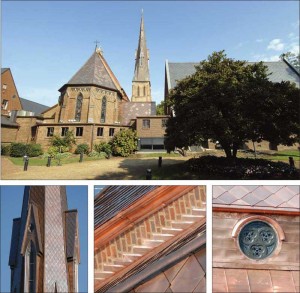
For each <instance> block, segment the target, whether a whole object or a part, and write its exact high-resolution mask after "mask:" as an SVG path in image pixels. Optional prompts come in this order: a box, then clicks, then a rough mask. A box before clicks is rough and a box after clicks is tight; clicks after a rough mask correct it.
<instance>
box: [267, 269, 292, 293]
mask: <svg viewBox="0 0 300 293" xmlns="http://www.w3.org/2000/svg"><path fill="white" fill-rule="evenodd" d="M270 274H271V279H272V283H273V287H274V288H276V292H283V293H286V292H295V286H294V281H293V277H292V274H291V273H290V272H289V271H270Z"/></svg>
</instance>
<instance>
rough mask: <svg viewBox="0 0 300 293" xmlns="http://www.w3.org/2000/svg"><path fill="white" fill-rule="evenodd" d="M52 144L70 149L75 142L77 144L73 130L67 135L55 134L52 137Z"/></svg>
mask: <svg viewBox="0 0 300 293" xmlns="http://www.w3.org/2000/svg"><path fill="white" fill-rule="evenodd" d="M51 144H52V146H55V147H67V148H68V151H69V150H70V149H71V147H72V145H73V144H76V140H75V136H74V133H73V131H68V132H67V133H66V135H65V136H63V137H60V136H58V135H53V137H52V139H51Z"/></svg>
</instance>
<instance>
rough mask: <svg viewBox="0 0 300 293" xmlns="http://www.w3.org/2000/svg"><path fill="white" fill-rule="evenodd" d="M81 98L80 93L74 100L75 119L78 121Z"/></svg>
mask: <svg viewBox="0 0 300 293" xmlns="http://www.w3.org/2000/svg"><path fill="white" fill-rule="evenodd" d="M82 99H83V97H82V94H79V95H78V97H77V101H76V109H75V121H80V118H81V109H82Z"/></svg>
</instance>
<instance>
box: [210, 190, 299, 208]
mask: <svg viewBox="0 0 300 293" xmlns="http://www.w3.org/2000/svg"><path fill="white" fill-rule="evenodd" d="M213 207H214V208H215V207H227V208H236V209H248V208H251V209H252V210H266V211H267V210H268V211H279V212H284V211H289V212H298V213H299V212H300V191H299V186H267V185H266V186H214V187H213Z"/></svg>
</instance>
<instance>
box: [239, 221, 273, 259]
mask: <svg viewBox="0 0 300 293" xmlns="http://www.w3.org/2000/svg"><path fill="white" fill-rule="evenodd" d="M277 241H278V240H277V235H276V232H275V231H274V229H273V228H272V227H271V226H270V225H268V224H267V223H265V222H262V221H254V222H251V223H249V224H247V225H246V226H244V227H243V229H242V230H241V232H240V234H239V245H240V248H241V250H242V251H243V253H244V254H245V255H246V256H248V257H250V258H252V259H264V258H266V257H268V256H269V255H271V254H272V253H273V251H274V250H275V248H276V245H277Z"/></svg>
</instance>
